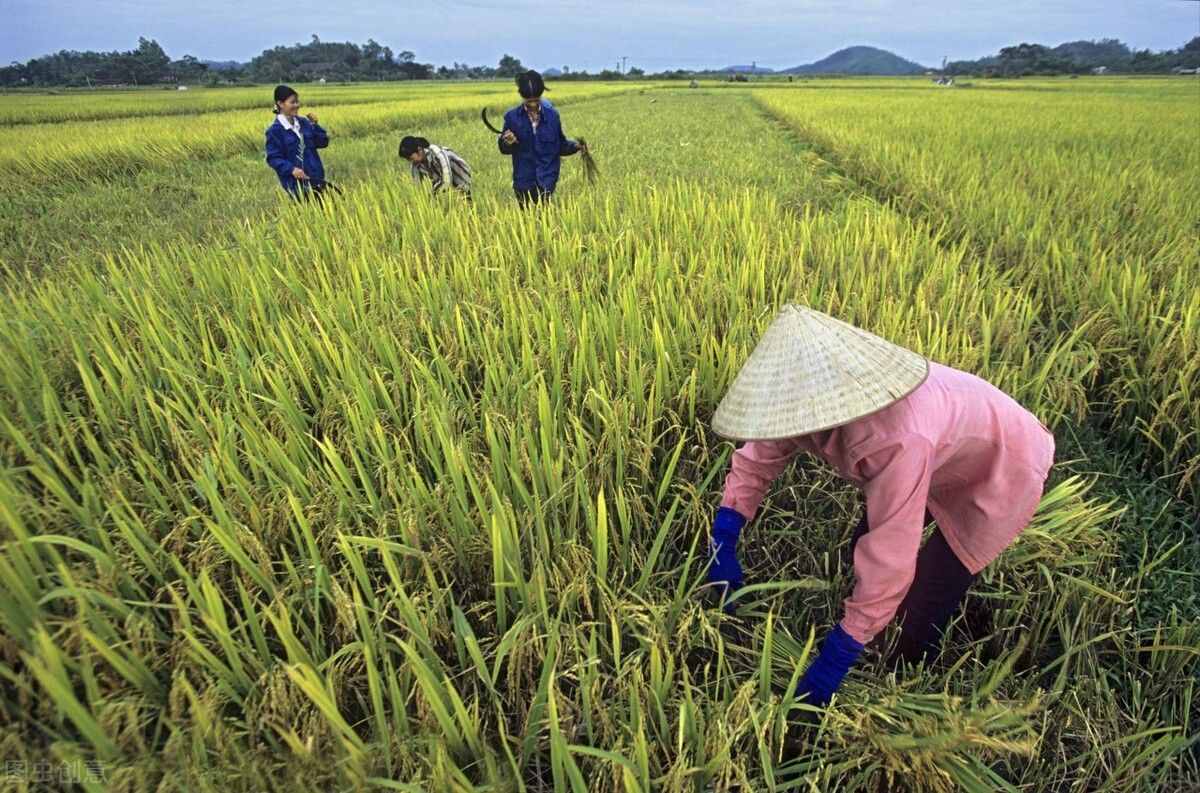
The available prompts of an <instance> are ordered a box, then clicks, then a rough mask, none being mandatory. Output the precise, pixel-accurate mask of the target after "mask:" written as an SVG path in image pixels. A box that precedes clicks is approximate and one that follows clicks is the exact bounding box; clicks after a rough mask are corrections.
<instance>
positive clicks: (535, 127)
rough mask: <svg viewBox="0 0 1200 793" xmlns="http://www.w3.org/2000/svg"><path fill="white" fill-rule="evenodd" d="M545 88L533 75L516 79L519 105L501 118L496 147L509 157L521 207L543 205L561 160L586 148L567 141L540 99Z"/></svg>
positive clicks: (554, 113)
mask: <svg viewBox="0 0 1200 793" xmlns="http://www.w3.org/2000/svg"><path fill="white" fill-rule="evenodd" d="M545 90H546V85H545V83H544V82H543V81H542V76H541V75H540V74H538V73H537V72H535V71H528V72H525V73H523V74H519V75H517V91H518V92H519V93H520V94H521V98H522V100H524V101H522V102H521V104H519V105H517V106H516V107H514V108H513V109H512V110H510V111H508V112H507V113H505V114H504V129H503V130H502V131H501V133H500V138H499V140H498V141H497V143H498V144H499V146H500V153H501V154H507V155H509V156H511V157H512V164H513V192H515V193H516V194H517V202H518V203H519V204H520V205H521V206H527V205H528V204H530V203H531V202H532V203H539V202H541V201H545V200H546V199H548V198H549V197H550V196H551V195H553V193H554V188H555V186H556V185H557V184H558V170H559V164H560V160H561V158H563V157H569V156H571V155H572V154H575V153H576V152H580V151H586V150H587V146H586V145H584V144H582V143H578V142H576V141H573V140H568V139H567V136H566V135H564V134H563V130H562V122H561V121H559V118H558V111H557V110H555V109H554V105H552V104H550V103H549V102H548V101H546V100H545V99H542V92H544V91H545Z"/></svg>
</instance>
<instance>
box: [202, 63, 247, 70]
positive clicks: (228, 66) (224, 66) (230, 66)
mask: <svg viewBox="0 0 1200 793" xmlns="http://www.w3.org/2000/svg"><path fill="white" fill-rule="evenodd" d="M200 62H201V63H203V64H204V65H205V66H207V67H208V68H209V69H210V70H211V71H214V72H235V71H237V70H238V69H241V68H242V67H243V66H245V65H246V64H244V63H238V62H237V61H200Z"/></svg>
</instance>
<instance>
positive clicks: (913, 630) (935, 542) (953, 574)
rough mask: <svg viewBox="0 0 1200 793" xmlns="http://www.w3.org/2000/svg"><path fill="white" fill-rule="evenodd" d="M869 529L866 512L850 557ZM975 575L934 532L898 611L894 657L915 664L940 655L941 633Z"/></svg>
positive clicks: (929, 518) (920, 554) (919, 554)
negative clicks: (922, 659) (925, 657)
mask: <svg viewBox="0 0 1200 793" xmlns="http://www.w3.org/2000/svg"><path fill="white" fill-rule="evenodd" d="M932 522H933V516H932V515H930V514H929V512H928V511H927V512H926V513H925V525H929V524H930V523H932ZM868 530H869V527H868V526H867V516H866V512H865V511H864V513H863V517H862V520H860V521H859V522H858V526H856V527H855V529H854V535H853V536H852V537H851V538H850V556H851V558H853V556H854V547H855V545H857V544H858V538H859V537H861V536H863V535H864V534H866V533H867V531H868ZM975 578H976V576H974V575H972V574H971V572H970V571H969V570H967V568H966V567H964V566H963V563H962V562H960V561H959V560H958V557H957V556H955V555H954V551H952V550H950V546H949V545H948V544H947V543H946V538H945V537H944V536H943V535H942V532H941V529H938V530H936V531H934V533H933V536H931V537H930V538H929V541H928V542H926V543H925V545H923V546H922V547H921V550H920V551H918V552H917V571H916V574H915V575H914V576H913V582H912V586H911V587H909V589H908V594H907V595H905V596H904V600H903V601H901V603H900V608H899V609H897V610H896V616H897V617H899V619H900V640H899V643H898V644H897V645H896V650H895V652H894V654H893V655H892V660H893V661H897V660H903V661H906V662H908V663H916V662H917V661H919V660H921V657H922V656H927V657H928V658H930V659H933V658H934V657H935V656H936V655H937V652H938V643H939V642H940V641H941V637H942V632H943V631H944V630H945V629H946V625H947V624H949V622H950V620H951V618H952V617H954V615H955V613H956V612H957V611H958V610H959V608H960V607H961V606H962V603H963V600H965V599H966V596H967V590H968V589H969V588H970V586H971V584H972V583H973V582H974V581H975Z"/></svg>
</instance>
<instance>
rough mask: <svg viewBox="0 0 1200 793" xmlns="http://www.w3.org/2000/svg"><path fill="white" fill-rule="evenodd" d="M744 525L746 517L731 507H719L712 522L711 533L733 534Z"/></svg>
mask: <svg viewBox="0 0 1200 793" xmlns="http://www.w3.org/2000/svg"><path fill="white" fill-rule="evenodd" d="M745 525H746V516H745V515H743V514H742V513H740V512H738V511H737V510H736V509H734V508H732V507H721V508H720V509H718V510H717V517H716V518H715V519H714V520H713V531H714V532H718V531H732V532H734V533H735V534H736V533H737V532H740V531H741V530H742V527H744V526H745Z"/></svg>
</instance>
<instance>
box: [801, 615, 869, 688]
mask: <svg viewBox="0 0 1200 793" xmlns="http://www.w3.org/2000/svg"><path fill="white" fill-rule="evenodd" d="M862 651H863V646H862V645H861V644H859V643H858V642H857V641H855V640H854V639H853V638H852V637H851V636H850V634H848V633H846V632H845V631H844V630H842V626H841V625H840V624H839V625H838V626H837V627H835V628H834V629H833V630H832V631H830V632H829V634H828V635H826V637H825V643H824V644H822V645H821V654H820V655H818V656H817V660H815V661H813V662H812V665H811V666H809V667H808V671H807V672H805V673H804V677H802V678H800V682H799V683H798V684H797V685H796V699H800V698H801V697H803V701H804V702H806V703H808V704H809V705H816V706H818V707H822V708H823V707H825V706H826V705H828V704H829V700H831V699H832V698H833V692H835V691H837V690H838V688H839V687H840V686H841V685H842V678H844V677H845V676H846V673H847V672H849V671H850V667H852V666H854V662H855V661H857V660H858V657H859V656H860V655H862Z"/></svg>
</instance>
